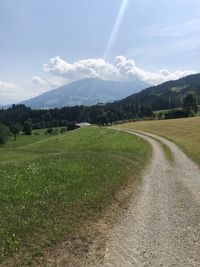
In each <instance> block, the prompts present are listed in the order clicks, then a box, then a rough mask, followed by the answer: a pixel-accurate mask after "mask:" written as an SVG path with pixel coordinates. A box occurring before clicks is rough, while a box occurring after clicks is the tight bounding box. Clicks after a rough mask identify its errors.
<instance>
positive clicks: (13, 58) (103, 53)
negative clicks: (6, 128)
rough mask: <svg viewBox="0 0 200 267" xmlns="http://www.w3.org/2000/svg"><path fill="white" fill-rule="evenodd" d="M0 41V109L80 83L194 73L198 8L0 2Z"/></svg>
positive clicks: (83, 0)
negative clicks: (3, 105) (53, 89)
mask: <svg viewBox="0 0 200 267" xmlns="http://www.w3.org/2000/svg"><path fill="white" fill-rule="evenodd" d="M0 36H1V38H0V104H5V103H12V102H13V101H14V102H15V101H19V100H22V99H26V98H29V97H32V96H35V95H38V94H40V93H41V92H44V91H47V90H50V89H52V88H56V87H58V86H60V85H63V84H65V83H69V82H71V81H74V80H77V79H81V78H85V77H99V78H103V79H112V80H124V81H126V80H131V79H134V78H135V77H137V78H139V79H141V80H146V81H148V82H149V83H152V84H157V83H160V82H163V81H165V80H169V79H177V78H179V77H182V76H184V75H187V74H190V73H193V72H200V66H199V62H200V37H199V36H200V1H199V0H173V1H172V0H163V1H162V0H57V1H55V0H18V1H15V0H0ZM111 37H112V38H111Z"/></svg>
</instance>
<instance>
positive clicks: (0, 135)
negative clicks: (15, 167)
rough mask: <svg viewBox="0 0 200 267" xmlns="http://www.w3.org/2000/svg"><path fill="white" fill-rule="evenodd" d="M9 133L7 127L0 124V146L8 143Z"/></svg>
mask: <svg viewBox="0 0 200 267" xmlns="http://www.w3.org/2000/svg"><path fill="white" fill-rule="evenodd" d="M10 135H11V133H10V130H9V128H8V127H7V126H5V125H3V124H1V123H0V144H2V145H3V144H5V143H6V141H8V139H9V137H10Z"/></svg>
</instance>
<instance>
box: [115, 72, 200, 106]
mask: <svg viewBox="0 0 200 267" xmlns="http://www.w3.org/2000/svg"><path fill="white" fill-rule="evenodd" d="M190 91H193V92H195V93H196V94H197V96H198V102H199V104H200V74H193V75H189V76H186V77H184V78H181V79H179V80H174V81H168V82H165V83H163V84H159V85H157V86H152V87H149V88H146V89H144V90H142V91H141V92H139V93H136V94H132V95H130V96H128V97H126V98H125V99H122V100H121V101H119V103H118V104H122V105H123V106H126V105H129V104H134V103H135V104H137V103H140V104H143V105H144V104H148V105H151V107H152V109H153V110H162V109H173V108H178V107H180V106H181V103H182V98H183V96H184V95H186V94H187V93H188V92H190Z"/></svg>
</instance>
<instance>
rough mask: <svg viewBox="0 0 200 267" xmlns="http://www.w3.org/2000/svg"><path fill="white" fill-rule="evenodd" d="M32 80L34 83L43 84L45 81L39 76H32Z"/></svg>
mask: <svg viewBox="0 0 200 267" xmlns="http://www.w3.org/2000/svg"><path fill="white" fill-rule="evenodd" d="M32 82H33V83H34V84H36V85H41V86H45V85H46V84H47V83H46V81H44V80H43V79H42V78H40V77H39V76H32Z"/></svg>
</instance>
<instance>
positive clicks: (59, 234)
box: [0, 127, 151, 266]
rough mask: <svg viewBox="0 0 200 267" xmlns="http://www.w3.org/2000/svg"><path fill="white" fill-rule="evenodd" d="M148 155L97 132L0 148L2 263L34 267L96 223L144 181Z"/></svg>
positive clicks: (119, 136) (133, 141) (23, 139)
mask: <svg viewBox="0 0 200 267" xmlns="http://www.w3.org/2000/svg"><path fill="white" fill-rule="evenodd" d="M150 151H151V149H150V146H149V145H148V144H147V143H146V142H145V141H143V140H141V139H139V138H138V137H136V136H132V135H129V134H126V133H121V132H118V131H115V130H111V129H105V128H98V127H89V128H84V129H79V130H76V131H73V132H69V133H66V134H62V135H56V136H54V137H51V138H47V137H45V136H44V135H42V134H41V135H33V136H31V137H27V136H20V137H19V138H18V140H17V141H16V142H14V141H10V142H8V144H6V146H5V147H0V182H1V186H0V203H1V206H0V261H3V260H5V259H6V258H8V257H10V256H13V255H14V256H16V255H20V254H21V255H24V256H20V260H19V261H18V265H17V264H14V265H13V266H24V265H28V264H29V265H30V266H33V261H34V259H35V258H37V257H38V256H42V253H43V251H45V249H46V248H47V247H51V246H52V245H53V244H56V243H57V242H58V241H61V240H62V239H63V238H66V236H67V235H68V234H71V233H73V232H78V229H80V228H81V227H80V226H82V225H83V222H84V221H85V220H96V219H98V218H99V217H100V216H101V213H102V211H103V210H105V208H106V207H108V206H109V205H110V204H111V203H112V201H113V197H114V195H115V194H116V193H117V192H119V190H120V188H121V187H122V186H124V185H125V184H126V182H127V180H128V179H129V178H130V176H131V177H132V178H131V179H133V181H134V179H136V178H138V177H139V176H140V173H141V171H142V169H143V167H144V165H145V163H146V161H147V160H148V158H149V156H150ZM85 249H86V248H85ZM21 251H23V253H21ZM15 258H16V257H15Z"/></svg>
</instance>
